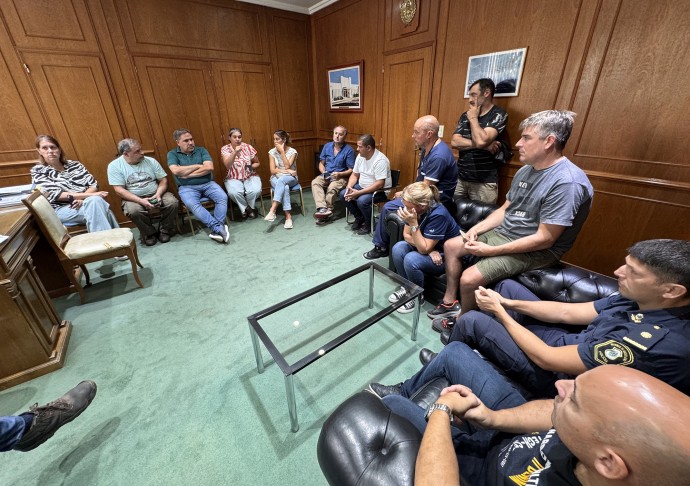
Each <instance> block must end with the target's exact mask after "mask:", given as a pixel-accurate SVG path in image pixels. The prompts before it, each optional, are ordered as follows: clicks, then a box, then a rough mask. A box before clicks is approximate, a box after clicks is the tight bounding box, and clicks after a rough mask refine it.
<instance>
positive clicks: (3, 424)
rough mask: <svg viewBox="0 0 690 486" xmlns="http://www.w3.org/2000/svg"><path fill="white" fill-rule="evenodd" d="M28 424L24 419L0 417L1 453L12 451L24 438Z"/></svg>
mask: <svg viewBox="0 0 690 486" xmlns="http://www.w3.org/2000/svg"><path fill="white" fill-rule="evenodd" d="M25 424H26V422H25V421H24V419H23V418H22V417H19V416H14V415H13V416H9V417H0V452H5V451H9V450H12V449H13V448H14V446H16V445H17V444H18V443H19V441H20V440H21V438H22V437H23V436H24V429H25V428H26V426H25Z"/></svg>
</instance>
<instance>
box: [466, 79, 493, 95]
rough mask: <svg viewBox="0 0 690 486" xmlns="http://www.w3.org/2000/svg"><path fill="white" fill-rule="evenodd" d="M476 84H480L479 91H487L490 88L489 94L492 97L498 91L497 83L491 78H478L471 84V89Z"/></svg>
mask: <svg viewBox="0 0 690 486" xmlns="http://www.w3.org/2000/svg"><path fill="white" fill-rule="evenodd" d="M475 84H478V85H479V91H481V92H482V93H483V92H484V91H486V90H487V89H488V90H489V96H490V97H491V98H493V97H494V93H495V92H496V85H495V84H494V82H493V81H492V80H490V79H489V78H480V79H478V80H476V81H475V82H474V83H472V84H470V88H469V89H472V86H474V85H475ZM468 91H469V90H468Z"/></svg>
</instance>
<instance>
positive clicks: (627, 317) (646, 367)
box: [564, 293, 690, 395]
mask: <svg viewBox="0 0 690 486" xmlns="http://www.w3.org/2000/svg"><path fill="white" fill-rule="evenodd" d="M594 308H595V309H596V311H597V312H598V313H599V315H598V316H597V318H596V319H594V320H593V321H592V322H591V323H590V325H589V326H587V329H585V330H584V331H583V332H581V333H580V334H570V335H566V336H565V343H564V344H576V345H577V351H578V354H579V355H580V358H581V359H582V361H583V362H584V364H585V366H586V367H587V368H588V369H591V368H594V367H596V366H599V365H604V364H617V365H622V366H630V367H631V368H636V369H638V370H640V371H643V372H645V373H647V374H649V375H652V376H655V377H657V378H659V379H660V380H662V381H665V382H666V383H668V384H669V385H671V386H674V387H675V388H677V389H678V390H680V391H682V392H683V393H685V394H686V395H688V394H690V366H688V363H689V362H690V306H685V307H675V308H670V309H657V310H647V311H641V310H640V309H639V308H638V306H637V303H635V302H633V301H631V300H629V299H626V298H625V297H622V296H621V295H620V294H618V293H616V294H613V295H611V296H609V297H606V298H604V299H600V300H597V301H595V302H594Z"/></svg>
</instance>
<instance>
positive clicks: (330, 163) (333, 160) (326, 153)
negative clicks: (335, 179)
mask: <svg viewBox="0 0 690 486" xmlns="http://www.w3.org/2000/svg"><path fill="white" fill-rule="evenodd" d="M334 147H335V143H334V142H329V143H327V144H326V145H324V146H323V149H322V150H321V155H319V160H323V161H324V162H325V163H324V167H325V168H326V172H345V171H346V170H348V169H352V168H353V167H354V166H355V151H354V150H352V147H350V146H349V145H348V144H344V145H343V146H342V148H341V149H340V152H338V155H334V150H333V149H334Z"/></svg>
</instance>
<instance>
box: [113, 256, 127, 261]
mask: <svg viewBox="0 0 690 486" xmlns="http://www.w3.org/2000/svg"><path fill="white" fill-rule="evenodd" d="M115 260H117V261H118V262H126V261H127V260H129V257H128V256H127V255H122V256H116V257H115Z"/></svg>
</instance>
